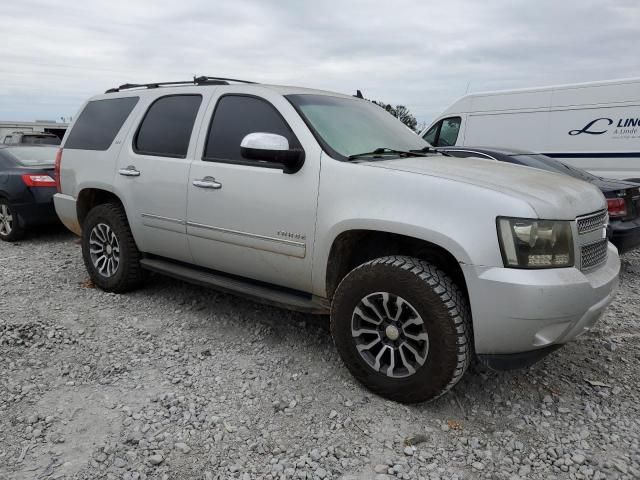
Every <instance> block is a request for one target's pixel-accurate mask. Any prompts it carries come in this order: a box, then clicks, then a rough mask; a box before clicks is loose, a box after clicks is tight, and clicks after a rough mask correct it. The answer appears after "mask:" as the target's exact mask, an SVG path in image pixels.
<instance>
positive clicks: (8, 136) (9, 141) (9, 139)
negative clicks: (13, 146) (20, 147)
mask: <svg viewBox="0 0 640 480" xmlns="http://www.w3.org/2000/svg"><path fill="white" fill-rule="evenodd" d="M12 139H13V136H12V135H7V136H6V137H4V143H11V141H12Z"/></svg>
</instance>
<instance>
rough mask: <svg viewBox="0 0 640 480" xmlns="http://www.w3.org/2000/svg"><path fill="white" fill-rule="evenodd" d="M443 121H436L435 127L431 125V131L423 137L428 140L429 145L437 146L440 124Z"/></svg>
mask: <svg viewBox="0 0 640 480" xmlns="http://www.w3.org/2000/svg"><path fill="white" fill-rule="evenodd" d="M441 123H442V122H438V123H436V124H435V125H434V126H433V127H431V128H430V129H429V131H428V132H427V133H425V134H424V135H423V136H422V138H423V139H424V140H425V141H426V142H429V145H432V146H435V144H436V137H437V134H438V128H439V127H440V124H441Z"/></svg>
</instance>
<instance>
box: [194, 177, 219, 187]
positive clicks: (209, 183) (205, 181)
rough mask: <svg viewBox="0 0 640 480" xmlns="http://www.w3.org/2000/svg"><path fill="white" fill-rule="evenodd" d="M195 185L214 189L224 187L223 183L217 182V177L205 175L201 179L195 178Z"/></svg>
mask: <svg viewBox="0 0 640 480" xmlns="http://www.w3.org/2000/svg"><path fill="white" fill-rule="evenodd" d="M193 185H194V186H196V187H199V188H213V189H214V190H219V189H221V188H222V184H221V183H220V182H216V179H215V178H213V177H204V178H201V179H200V180H194V181H193Z"/></svg>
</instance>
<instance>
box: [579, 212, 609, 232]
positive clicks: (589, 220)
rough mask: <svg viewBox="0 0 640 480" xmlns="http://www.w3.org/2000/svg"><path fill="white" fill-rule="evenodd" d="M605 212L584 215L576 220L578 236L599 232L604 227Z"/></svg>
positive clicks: (605, 220)
mask: <svg viewBox="0 0 640 480" xmlns="http://www.w3.org/2000/svg"><path fill="white" fill-rule="evenodd" d="M606 222H607V211H606V210H602V211H600V212H596V213H592V214H589V215H585V216H584V217H580V218H578V234H579V235H582V234H583V233H588V232H593V231H594V230H599V229H601V228H602V227H604V226H605V225H606Z"/></svg>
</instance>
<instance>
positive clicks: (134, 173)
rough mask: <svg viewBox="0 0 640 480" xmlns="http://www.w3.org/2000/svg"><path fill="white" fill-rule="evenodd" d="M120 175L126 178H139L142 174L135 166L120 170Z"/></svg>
mask: <svg viewBox="0 0 640 480" xmlns="http://www.w3.org/2000/svg"><path fill="white" fill-rule="evenodd" d="M118 173H119V174H120V175H124V176H125V177H139V176H140V172H139V171H138V170H136V167H134V166H133V165H129V166H128V167H127V168H121V169H120V170H118Z"/></svg>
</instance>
